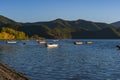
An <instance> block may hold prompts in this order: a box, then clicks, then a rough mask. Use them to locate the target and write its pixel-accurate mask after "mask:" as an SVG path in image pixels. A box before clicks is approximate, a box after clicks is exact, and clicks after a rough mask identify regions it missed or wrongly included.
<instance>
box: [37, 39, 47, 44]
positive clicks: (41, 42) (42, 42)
mask: <svg viewBox="0 0 120 80" xmlns="http://www.w3.org/2000/svg"><path fill="white" fill-rule="evenodd" d="M38 43H40V44H45V43H46V42H45V40H38Z"/></svg>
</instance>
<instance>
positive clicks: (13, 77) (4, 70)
mask: <svg viewBox="0 0 120 80" xmlns="http://www.w3.org/2000/svg"><path fill="white" fill-rule="evenodd" d="M0 80H30V79H29V78H27V77H26V76H24V75H23V74H21V73H19V72H17V71H15V70H14V69H12V68H10V67H8V66H7V65H5V64H3V63H2V62H0Z"/></svg>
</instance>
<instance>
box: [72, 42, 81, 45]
mask: <svg viewBox="0 0 120 80" xmlns="http://www.w3.org/2000/svg"><path fill="white" fill-rule="evenodd" d="M74 44H75V45H81V44H83V42H74Z"/></svg>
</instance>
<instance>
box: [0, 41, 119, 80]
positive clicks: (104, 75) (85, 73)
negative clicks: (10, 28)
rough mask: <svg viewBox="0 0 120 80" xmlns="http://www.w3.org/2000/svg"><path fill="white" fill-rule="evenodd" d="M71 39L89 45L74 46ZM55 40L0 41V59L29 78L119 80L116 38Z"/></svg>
mask: <svg viewBox="0 0 120 80" xmlns="http://www.w3.org/2000/svg"><path fill="white" fill-rule="evenodd" d="M51 41H52V40H47V42H48V43H49V42H51ZM74 41H83V42H86V41H92V42H93V44H91V45H88V44H83V45H74V44H73V42H74ZM23 42H25V43H26V44H25V45H23ZM55 43H58V44H59V47H58V48H46V47H45V46H44V45H42V44H38V43H37V42H36V41H18V42H17V44H6V42H5V41H0V45H1V46H0V60H1V61H2V62H4V63H5V64H8V65H9V66H10V67H12V68H14V69H16V70H17V71H19V72H22V73H24V74H25V75H27V76H28V77H30V78H31V79H32V80H120V50H118V49H117V48H116V45H118V44H120V41H119V40H60V41H57V42H55Z"/></svg>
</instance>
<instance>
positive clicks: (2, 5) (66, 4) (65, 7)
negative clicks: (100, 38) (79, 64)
mask: <svg viewBox="0 0 120 80" xmlns="http://www.w3.org/2000/svg"><path fill="white" fill-rule="evenodd" d="M0 15H3V16H6V17H8V18H10V19H13V20H15V21H17V22H38V21H51V20H55V19H57V18H61V19H65V20H78V19H84V20H88V21H94V22H105V23H112V22H116V21H120V0H0Z"/></svg>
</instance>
